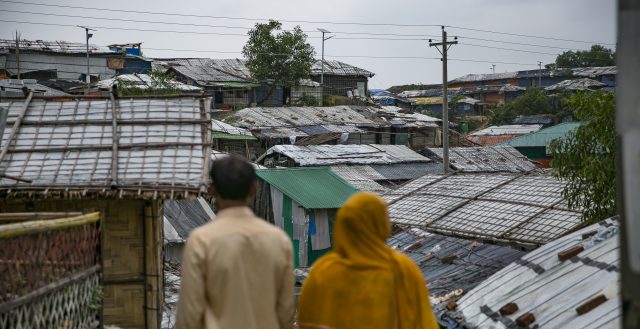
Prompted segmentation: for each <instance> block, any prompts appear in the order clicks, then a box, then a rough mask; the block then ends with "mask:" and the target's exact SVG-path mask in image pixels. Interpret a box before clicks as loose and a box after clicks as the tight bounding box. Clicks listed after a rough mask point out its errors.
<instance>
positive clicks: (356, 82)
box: [311, 59, 375, 97]
mask: <svg viewBox="0 0 640 329" xmlns="http://www.w3.org/2000/svg"><path fill="white" fill-rule="evenodd" d="M374 75H375V74H374V73H373V72H370V71H367V70H365V69H362V68H359V67H356V66H353V65H350V64H347V63H343V62H340V61H330V60H326V59H325V61H324V91H323V93H324V94H325V95H333V96H345V97H346V96H349V95H352V96H359V97H365V96H367V90H369V78H373V76H374ZM321 76H322V61H320V60H318V61H316V63H315V64H314V65H313V67H312V68H311V80H313V81H316V82H320V80H321Z"/></svg>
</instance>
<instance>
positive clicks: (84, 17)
mask: <svg viewBox="0 0 640 329" xmlns="http://www.w3.org/2000/svg"><path fill="white" fill-rule="evenodd" d="M0 2H1V1H0ZM5 12H10V13H20V14H29V15H44V16H56V17H70V18H83V19H97V20H107V21H120V22H132V23H147V24H162V25H178V26H193V27H210V28H225V29H241V30H247V31H248V30H251V29H252V27H246V26H229V25H211V24H194V23H180V22H165V21H149V20H139V19H124V18H112V17H95V16H80V15H68V14H55V13H42V12H33V11H21V10H5ZM285 31H288V30H285ZM303 32H305V33H313V32H316V31H303ZM331 33H333V34H347V35H376V36H398V37H438V36H437V35H429V34H399V33H371V32H347V31H333V32H331ZM420 40H422V39H420Z"/></svg>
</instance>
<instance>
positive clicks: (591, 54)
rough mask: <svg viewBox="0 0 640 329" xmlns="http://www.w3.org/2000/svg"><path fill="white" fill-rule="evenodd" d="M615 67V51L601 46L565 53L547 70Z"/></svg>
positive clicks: (548, 66)
mask: <svg viewBox="0 0 640 329" xmlns="http://www.w3.org/2000/svg"><path fill="white" fill-rule="evenodd" d="M613 65H616V53H615V51H613V50H611V49H609V48H605V47H603V46H601V45H593V46H591V49H590V50H578V51H571V50H570V51H565V52H563V53H562V54H560V55H558V57H556V62H555V64H550V65H547V66H546V67H547V68H573V67H588V66H613Z"/></svg>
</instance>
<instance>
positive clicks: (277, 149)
mask: <svg viewBox="0 0 640 329" xmlns="http://www.w3.org/2000/svg"><path fill="white" fill-rule="evenodd" d="M266 154H267V155H272V154H281V155H284V156H286V157H288V158H290V159H291V160H293V161H295V163H296V164H297V165H299V166H301V167H305V166H328V165H337V164H352V165H358V164H394V163H415V162H430V161H431V160H430V159H429V158H426V157H424V156H422V155H420V154H418V153H416V152H414V151H413V150H411V149H410V148H408V147H406V146H404V145H378V144H369V145H367V144H362V145H354V144H347V145H307V146H301V145H276V146H273V147H272V148H270V149H269V150H267V153H266Z"/></svg>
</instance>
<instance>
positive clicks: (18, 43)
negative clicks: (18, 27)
mask: <svg viewBox="0 0 640 329" xmlns="http://www.w3.org/2000/svg"><path fill="white" fill-rule="evenodd" d="M16 70H17V71H18V72H17V74H18V80H20V33H18V31H16Z"/></svg>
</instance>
